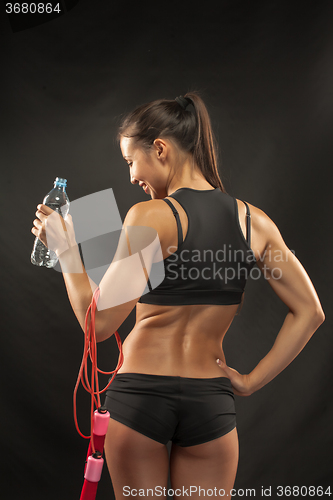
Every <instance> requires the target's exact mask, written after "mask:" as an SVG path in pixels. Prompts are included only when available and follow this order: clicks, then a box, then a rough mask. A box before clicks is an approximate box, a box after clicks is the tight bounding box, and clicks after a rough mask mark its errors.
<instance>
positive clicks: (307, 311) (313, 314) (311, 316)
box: [291, 304, 325, 331]
mask: <svg viewBox="0 0 333 500" xmlns="http://www.w3.org/2000/svg"><path fill="white" fill-rule="evenodd" d="M291 312H292V313H293V314H294V315H296V316H298V317H299V318H303V319H305V320H306V322H307V324H308V325H309V326H311V327H312V328H313V331H316V330H317V328H319V327H320V325H321V324H322V323H323V322H324V321H325V314H324V311H323V309H322V307H321V305H320V304H314V305H313V306H309V305H307V306H306V307H304V308H302V309H300V310H299V311H297V312H296V311H291Z"/></svg>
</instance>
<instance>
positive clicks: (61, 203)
mask: <svg viewBox="0 0 333 500" xmlns="http://www.w3.org/2000/svg"><path fill="white" fill-rule="evenodd" d="M66 185H67V180H66V179H63V178H62V177H57V178H56V180H55V181H54V187H53V189H51V191H50V192H49V193H48V194H47V195H46V196H45V197H44V200H43V205H42V206H43V207H50V208H51V210H52V211H55V212H57V213H58V214H60V215H62V217H66V215H67V214H68V210H69V205H70V202H69V199H68V196H67V193H66ZM38 207H39V205H38ZM38 207H37V212H36V215H37V217H38V216H39V215H42V214H43V215H44V216H49V215H50V214H49V213H48V212H47V213H45V210H44V212H41V213H40V214H39V213H38V212H39V209H38ZM45 222H46V220H45V221H44V223H45ZM34 225H35V227H34V228H33V229H32V230H31V232H32V233H33V234H34V235H35V236H36V238H35V242H34V246H33V249H32V253H31V262H32V263H33V264H34V265H35V266H45V267H54V266H55V265H56V263H57V262H58V256H57V255H56V253H55V252H53V250H52V247H55V248H56V247H57V244H54V243H55V242H54V241H51V240H53V238H52V237H50V238H49V239H50V241H49V247H50V248H47V241H46V240H47V238H46V233H45V227H43V221H42V219H39V220H37V219H36V220H35V221H34Z"/></svg>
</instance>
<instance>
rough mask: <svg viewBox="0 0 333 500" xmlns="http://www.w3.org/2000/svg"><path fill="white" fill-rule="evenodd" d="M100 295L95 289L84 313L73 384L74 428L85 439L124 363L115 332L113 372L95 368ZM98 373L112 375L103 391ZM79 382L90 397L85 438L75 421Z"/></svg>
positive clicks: (117, 335) (120, 346) (120, 344)
mask: <svg viewBox="0 0 333 500" xmlns="http://www.w3.org/2000/svg"><path fill="white" fill-rule="evenodd" d="M99 295H100V290H99V288H98V287H97V288H96V290H95V291H94V293H93V296H92V300H91V304H90V306H89V307H88V310H87V313H86V318H85V328H84V330H85V331H84V347H83V356H82V361H81V366H80V369H79V374H78V378H77V381H76V384H75V388H74V394H73V409H74V421H75V427H76V430H77V431H78V433H79V434H80V436H82V437H83V438H85V439H90V438H91V437H92V435H93V425H94V410H95V407H96V409H97V408H99V407H100V406H101V400H100V394H102V393H103V392H104V391H106V390H107V389H108V387H109V386H110V384H111V382H112V381H113V379H114V377H115V376H116V373H117V371H118V370H119V368H120V367H121V365H122V364H123V361H124V356H123V349H122V342H121V338H120V336H119V333H118V332H115V333H114V335H115V337H116V341H117V345H118V349H119V357H118V363H117V366H116V368H115V369H114V370H112V371H111V372H104V371H102V370H100V369H99V368H98V367H97V344H96V332H95V314H96V307H97V301H98V298H99ZM89 314H90V317H91V320H90V325H89V328H88V318H89ZM88 357H89V358H90V361H91V376H90V380H91V381H90V382H89V376H88ZM98 372H99V373H103V374H104V375H111V374H113V375H112V377H111V379H110V380H109V382H108V384H107V385H106V387H104V389H102V390H99V383H98ZM80 382H81V383H82V386H83V388H84V389H85V390H86V391H87V392H89V394H90V395H91V405H90V436H85V435H84V434H82V432H81V431H80V428H79V424H78V421H77V409H76V397H77V391H78V388H79V385H80ZM93 441H94V440H93V439H91V445H92V449H93V453H95V448H94V443H93Z"/></svg>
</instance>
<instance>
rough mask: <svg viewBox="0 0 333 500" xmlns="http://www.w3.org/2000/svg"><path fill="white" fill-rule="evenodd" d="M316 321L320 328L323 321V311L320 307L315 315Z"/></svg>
mask: <svg viewBox="0 0 333 500" xmlns="http://www.w3.org/2000/svg"><path fill="white" fill-rule="evenodd" d="M316 317H317V321H318V323H319V324H318V326H320V325H321V324H322V323H324V321H325V313H324V311H323V309H322V308H321V307H320V308H319V310H318V311H317V313H316Z"/></svg>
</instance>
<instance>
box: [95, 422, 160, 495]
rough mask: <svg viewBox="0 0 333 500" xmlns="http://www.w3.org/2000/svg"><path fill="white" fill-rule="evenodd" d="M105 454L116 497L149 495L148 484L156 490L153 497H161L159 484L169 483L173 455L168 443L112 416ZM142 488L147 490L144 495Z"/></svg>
mask: <svg viewBox="0 0 333 500" xmlns="http://www.w3.org/2000/svg"><path fill="white" fill-rule="evenodd" d="M105 457H106V461H107V465H108V469H109V472H110V476H111V481H112V485H113V489H114V494H115V497H116V500H122V499H125V498H127V499H128V498H132V497H134V496H137V497H139V496H147V489H148V488H149V489H151V490H152V491H150V492H149V497H150V498H151V497H152V498H154V497H155V496H156V498H157V495H155V491H156V490H155V488H156V487H159V488H161V487H162V488H164V487H165V488H166V487H167V481H168V468H169V456H168V450H167V447H166V445H164V444H161V443H158V442H157V441H154V440H153V439H151V438H149V437H147V436H144V435H143V434H140V433H139V432H137V431H135V430H134V429H131V428H130V427H127V426H126V425H124V424H122V423H120V422H117V421H116V420H114V419H112V418H110V422H109V428H108V432H107V435H106V438H105ZM140 489H142V490H144V491H145V494H144V495H142V494H141V495H140V492H139V490H140ZM132 490H133V491H132ZM130 491H131V493H130V494H129V492H130ZM124 493H125V495H124Z"/></svg>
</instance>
